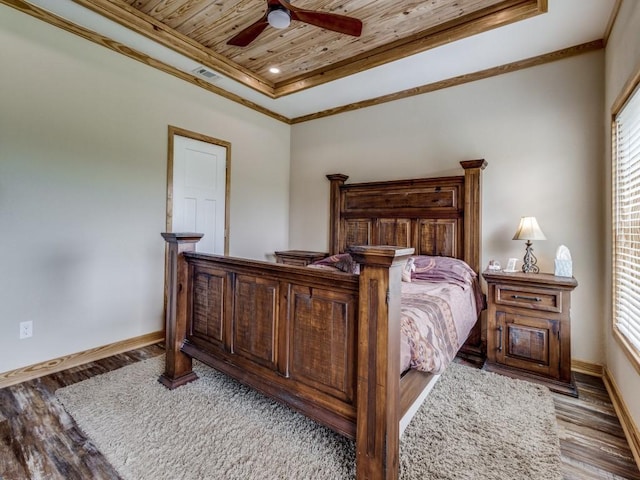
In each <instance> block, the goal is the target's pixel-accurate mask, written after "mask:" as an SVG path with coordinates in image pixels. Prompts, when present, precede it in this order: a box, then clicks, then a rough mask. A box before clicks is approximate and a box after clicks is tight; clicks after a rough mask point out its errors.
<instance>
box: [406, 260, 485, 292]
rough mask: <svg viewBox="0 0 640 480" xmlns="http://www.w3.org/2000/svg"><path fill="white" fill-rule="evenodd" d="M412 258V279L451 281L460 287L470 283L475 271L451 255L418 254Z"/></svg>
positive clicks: (474, 276)
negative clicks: (413, 269)
mask: <svg viewBox="0 0 640 480" xmlns="http://www.w3.org/2000/svg"><path fill="white" fill-rule="evenodd" d="M412 258H413V259H414V265H415V271H414V272H413V273H412V274H411V278H412V280H429V281H432V282H451V283H454V284H456V285H460V286H461V287H464V286H467V285H471V284H472V283H473V280H474V279H475V278H476V276H477V275H476V272H474V271H473V269H472V268H471V267H470V266H469V265H468V264H467V263H465V262H464V261H462V260H459V259H457V258H451V257H432V256H427V255H418V256H415V257H412Z"/></svg>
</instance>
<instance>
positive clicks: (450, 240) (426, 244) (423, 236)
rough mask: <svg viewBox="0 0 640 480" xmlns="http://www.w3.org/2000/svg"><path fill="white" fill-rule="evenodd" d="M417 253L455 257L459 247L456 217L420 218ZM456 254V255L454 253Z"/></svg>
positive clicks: (458, 228)
mask: <svg viewBox="0 0 640 480" xmlns="http://www.w3.org/2000/svg"><path fill="white" fill-rule="evenodd" d="M417 230H418V243H417V251H416V254H417V255H439V256H445V257H456V256H458V258H460V257H459V255H460V254H461V253H462V252H461V251H460V250H461V249H459V243H458V242H459V241H460V240H459V236H460V233H459V232H460V227H459V220H457V219H428V220H420V221H419V222H418V226H417ZM456 254H458V255H456Z"/></svg>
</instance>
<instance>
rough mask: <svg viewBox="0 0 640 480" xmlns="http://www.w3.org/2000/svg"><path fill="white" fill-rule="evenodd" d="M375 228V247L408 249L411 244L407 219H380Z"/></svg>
mask: <svg viewBox="0 0 640 480" xmlns="http://www.w3.org/2000/svg"><path fill="white" fill-rule="evenodd" d="M377 228H378V232H377V235H376V237H377V238H376V240H377V241H376V244H377V245H397V246H399V247H410V246H411V244H412V235H411V230H412V229H411V220H410V219H408V218H381V219H379V220H378V223H377Z"/></svg>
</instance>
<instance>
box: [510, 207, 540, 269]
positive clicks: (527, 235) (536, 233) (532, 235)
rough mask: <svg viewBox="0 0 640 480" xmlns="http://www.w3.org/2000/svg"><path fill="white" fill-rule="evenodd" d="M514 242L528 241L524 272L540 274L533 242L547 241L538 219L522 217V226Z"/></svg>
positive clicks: (519, 227)
mask: <svg viewBox="0 0 640 480" xmlns="http://www.w3.org/2000/svg"><path fill="white" fill-rule="evenodd" d="M513 239H514V240H526V241H527V243H526V252H525V254H524V263H523V264H522V271H523V272H524V273H538V272H540V269H539V268H538V266H537V265H536V263H537V262H538V259H537V258H536V257H535V255H534V254H533V248H532V246H531V245H532V244H531V240H546V239H547V237H545V236H544V233H542V230H541V229H540V226H539V225H538V221H537V220H536V217H522V218H520V225H518V230H517V231H516V234H515V235H514V236H513Z"/></svg>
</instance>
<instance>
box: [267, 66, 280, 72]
mask: <svg viewBox="0 0 640 480" xmlns="http://www.w3.org/2000/svg"><path fill="white" fill-rule="evenodd" d="M269 71H270V72H271V73H280V69H279V68H278V67H271V68H270V69H269Z"/></svg>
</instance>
